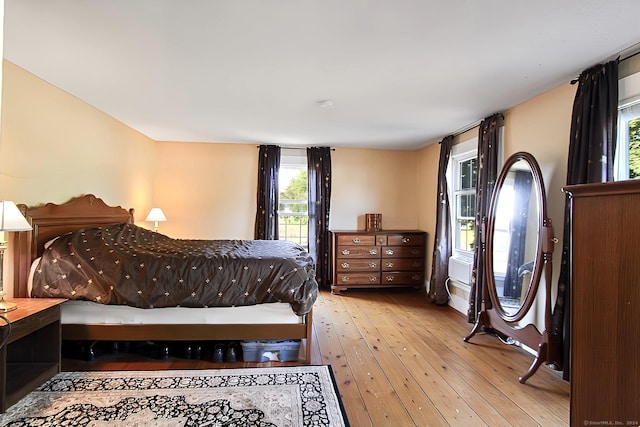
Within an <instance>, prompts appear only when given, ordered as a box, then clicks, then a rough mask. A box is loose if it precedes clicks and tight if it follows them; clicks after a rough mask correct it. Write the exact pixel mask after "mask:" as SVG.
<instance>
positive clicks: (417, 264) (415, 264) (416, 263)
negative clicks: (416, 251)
mask: <svg viewBox="0 0 640 427" xmlns="http://www.w3.org/2000/svg"><path fill="white" fill-rule="evenodd" d="M411 265H412V266H414V267H420V261H413V263H412V264H411Z"/></svg>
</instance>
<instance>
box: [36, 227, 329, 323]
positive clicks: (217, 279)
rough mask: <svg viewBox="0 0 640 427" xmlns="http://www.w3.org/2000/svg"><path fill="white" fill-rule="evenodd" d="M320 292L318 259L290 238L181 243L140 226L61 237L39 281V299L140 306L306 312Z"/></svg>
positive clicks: (44, 260) (47, 256)
mask: <svg viewBox="0 0 640 427" xmlns="http://www.w3.org/2000/svg"><path fill="white" fill-rule="evenodd" d="M317 295H318V284H317V282H316V280H315V269H314V266H313V260H312V258H311V256H310V255H309V254H308V253H307V252H306V251H305V250H304V249H303V248H302V247H301V246H299V245H297V244H295V243H292V242H289V241H283V240H186V239H173V238H170V237H167V236H165V235H163V234H159V233H155V232H153V231H150V230H147V229H144V228H141V227H138V226H136V225H133V224H116V225H113V226H108V227H99V228H91V229H85V230H80V231H77V232H73V233H69V234H65V235H63V236H60V237H59V238H57V239H56V240H55V241H54V242H53V243H52V244H51V245H50V246H49V247H48V248H47V249H46V250H45V251H44V254H43V256H42V258H41V260H40V263H39V265H38V266H37V267H36V271H35V273H34V278H33V290H32V296H33V297H58V298H68V299H81V300H89V301H95V302H98V303H102V304H121V305H129V306H133V307H139V308H153V307H174V306H182V307H214V306H240V305H254V304H260V303H266V302H289V303H290V304H291V307H292V309H293V311H294V312H295V313H296V314H298V315H303V314H306V313H308V312H309V311H310V309H311V307H312V306H313V303H314V302H315V300H316V297H317Z"/></svg>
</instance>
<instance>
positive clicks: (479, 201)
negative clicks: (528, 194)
mask: <svg viewBox="0 0 640 427" xmlns="http://www.w3.org/2000/svg"><path fill="white" fill-rule="evenodd" d="M501 124H502V114H500V113H497V114H494V115H492V116H490V117H487V118H486V119H484V120H483V121H482V122H481V123H480V128H479V129H478V174H477V179H478V181H477V182H476V229H475V238H474V242H475V246H474V250H473V270H472V274H471V291H470V292H469V310H468V311H467V320H468V321H469V323H474V322H475V321H476V319H477V317H478V310H479V309H480V303H481V302H482V299H483V297H482V295H483V292H484V287H485V282H486V279H485V265H484V249H485V240H484V239H485V236H484V230H485V221H486V216H487V214H488V212H489V205H490V204H491V196H492V194H493V188H494V187H495V184H496V179H497V175H498V144H499V143H500V125H501ZM487 303H489V302H488V301H487Z"/></svg>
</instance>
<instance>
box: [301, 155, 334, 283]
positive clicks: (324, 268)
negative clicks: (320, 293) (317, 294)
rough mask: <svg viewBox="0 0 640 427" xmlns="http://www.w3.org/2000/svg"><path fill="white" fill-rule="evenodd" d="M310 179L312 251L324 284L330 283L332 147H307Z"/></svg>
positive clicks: (310, 241)
mask: <svg viewBox="0 0 640 427" xmlns="http://www.w3.org/2000/svg"><path fill="white" fill-rule="evenodd" d="M307 169H308V170H307V176H308V181H309V184H308V185H309V253H310V254H311V256H312V257H313V259H314V260H315V263H316V280H317V281H318V284H319V285H320V286H321V287H325V288H328V287H329V286H330V281H331V279H330V277H331V267H330V266H331V259H330V258H331V254H330V251H331V244H330V242H331V237H330V233H329V211H330V205H331V149H330V148H328V147H309V148H307Z"/></svg>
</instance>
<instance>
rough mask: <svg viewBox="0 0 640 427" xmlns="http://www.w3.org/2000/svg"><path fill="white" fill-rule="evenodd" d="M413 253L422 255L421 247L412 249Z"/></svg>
mask: <svg viewBox="0 0 640 427" xmlns="http://www.w3.org/2000/svg"><path fill="white" fill-rule="evenodd" d="M411 253H412V254H413V255H420V249H411Z"/></svg>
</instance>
